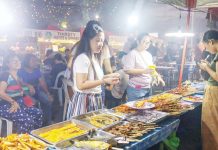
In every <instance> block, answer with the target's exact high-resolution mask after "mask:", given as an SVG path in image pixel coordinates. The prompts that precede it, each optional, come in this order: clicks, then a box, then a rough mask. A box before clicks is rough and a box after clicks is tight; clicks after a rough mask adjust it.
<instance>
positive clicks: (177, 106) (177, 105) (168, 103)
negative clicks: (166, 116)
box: [155, 100, 191, 113]
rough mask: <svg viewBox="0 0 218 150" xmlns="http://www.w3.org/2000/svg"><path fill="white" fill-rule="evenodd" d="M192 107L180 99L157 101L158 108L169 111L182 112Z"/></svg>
mask: <svg viewBox="0 0 218 150" xmlns="http://www.w3.org/2000/svg"><path fill="white" fill-rule="evenodd" d="M190 107H191V106H190V105H183V104H182V103H181V102H180V101H178V100H163V101H159V102H157V103H155V109H156V110H159V111H163V112H169V113H181V112H183V111H184V110H186V109H189V108H190Z"/></svg>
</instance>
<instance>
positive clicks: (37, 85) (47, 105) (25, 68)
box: [18, 54, 53, 125]
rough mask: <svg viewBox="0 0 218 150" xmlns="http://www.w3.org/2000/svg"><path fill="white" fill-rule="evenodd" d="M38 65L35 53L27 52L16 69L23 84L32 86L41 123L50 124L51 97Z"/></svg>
mask: <svg viewBox="0 0 218 150" xmlns="http://www.w3.org/2000/svg"><path fill="white" fill-rule="evenodd" d="M39 65H40V61H39V59H38V58H37V57H36V56H35V55H33V54H27V55H26V56H25V57H24V59H23V62H22V67H21V69H20V70H19V71H18V76H19V77H20V79H21V80H22V81H23V82H24V83H25V84H27V85H31V86H33V87H34V89H35V95H34V96H33V97H34V98H35V99H36V100H38V101H39V102H40V104H41V108H42V110H43V125H49V124H51V117H52V102H53V97H52V95H51V94H50V92H49V90H48V86H47V84H46V82H45V80H44V78H43V74H42V73H41V71H40V68H39Z"/></svg>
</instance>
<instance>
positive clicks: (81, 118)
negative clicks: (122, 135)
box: [73, 109, 125, 129]
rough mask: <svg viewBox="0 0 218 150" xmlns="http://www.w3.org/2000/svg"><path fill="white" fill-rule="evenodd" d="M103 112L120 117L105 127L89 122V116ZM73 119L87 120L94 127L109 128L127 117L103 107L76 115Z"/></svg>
mask: <svg viewBox="0 0 218 150" xmlns="http://www.w3.org/2000/svg"><path fill="white" fill-rule="evenodd" d="M101 114H107V115H111V116H115V117H117V118H118V119H119V121H116V122H114V123H112V124H111V125H107V126H104V127H102V128H99V127H95V126H94V125H92V124H91V123H90V122H89V118H90V117H93V116H97V115H101ZM73 119H76V120H80V121H83V122H86V123H87V124H89V125H90V126H92V127H93V128H98V129H104V128H107V127H109V126H112V125H114V124H116V123H118V122H120V121H122V120H124V119H125V117H122V116H119V115H116V114H115V113H113V112H112V111H111V110H109V109H102V110H97V111H92V112H89V113H87V114H83V115H79V116H75V117H73Z"/></svg>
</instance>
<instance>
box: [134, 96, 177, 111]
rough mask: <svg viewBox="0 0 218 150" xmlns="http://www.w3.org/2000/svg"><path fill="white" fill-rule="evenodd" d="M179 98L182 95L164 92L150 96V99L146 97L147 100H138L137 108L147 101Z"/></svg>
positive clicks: (153, 101)
mask: <svg viewBox="0 0 218 150" xmlns="http://www.w3.org/2000/svg"><path fill="white" fill-rule="evenodd" d="M179 98H181V96H180V95H175V94H170V93H164V94H160V95H155V96H152V97H150V98H148V99H145V100H142V101H137V102H136V103H135V106H136V107H137V108H142V107H143V106H144V104H145V103H147V102H151V103H156V102H158V101H162V100H176V99H179Z"/></svg>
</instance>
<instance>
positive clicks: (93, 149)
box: [74, 141, 110, 150]
mask: <svg viewBox="0 0 218 150" xmlns="http://www.w3.org/2000/svg"><path fill="white" fill-rule="evenodd" d="M74 142H75V143H74V145H75V146H76V147H78V148H88V149H90V150H108V149H109V148H110V144H108V143H106V142H102V141H74Z"/></svg>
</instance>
